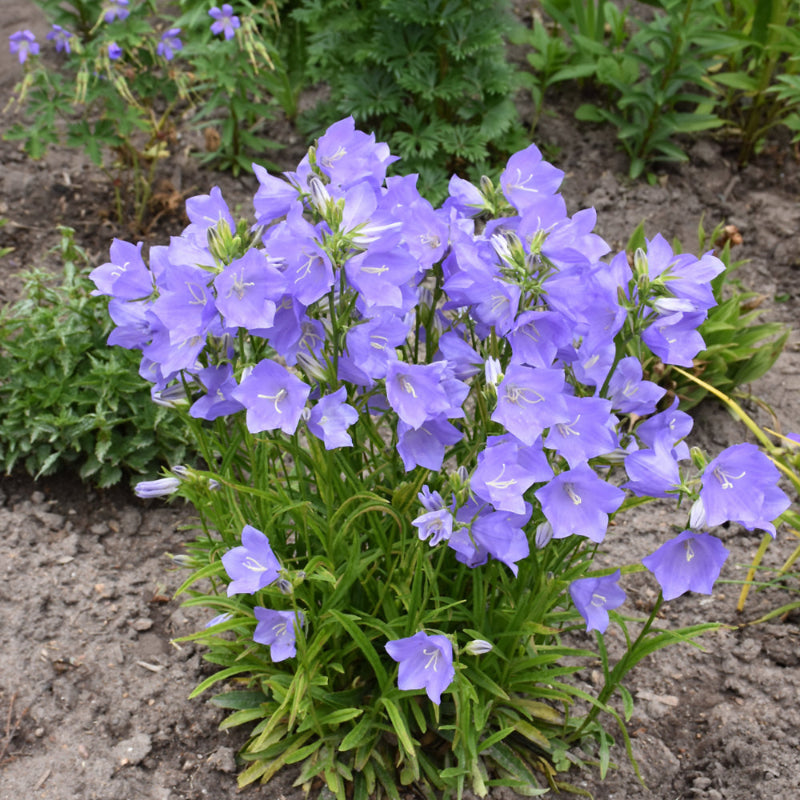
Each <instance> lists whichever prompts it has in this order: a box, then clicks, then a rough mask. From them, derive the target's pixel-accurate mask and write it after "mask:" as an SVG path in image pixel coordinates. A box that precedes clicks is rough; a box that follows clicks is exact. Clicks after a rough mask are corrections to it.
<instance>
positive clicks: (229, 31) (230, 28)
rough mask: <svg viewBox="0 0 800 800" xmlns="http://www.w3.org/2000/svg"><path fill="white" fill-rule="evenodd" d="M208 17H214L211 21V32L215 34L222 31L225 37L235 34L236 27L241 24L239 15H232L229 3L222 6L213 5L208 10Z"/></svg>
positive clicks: (231, 37) (231, 36)
mask: <svg viewBox="0 0 800 800" xmlns="http://www.w3.org/2000/svg"><path fill="white" fill-rule="evenodd" d="M208 16H209V17H213V18H214V20H215V21H214V22H212V23H211V33H213V34H214V35H215V36H216V35H217V34H219V33H224V34H225V38H226V39H233V37H234V36H235V35H236V29H237V28H238V27H239V25H240V24H241V23H240V22H239V17H237V16H234V13H233V7H232V6H231V5H230V4H229V3H225V4H224V5H223V6H222V8H219V7H218V6H214V8H212V9H211V11H209V12H208Z"/></svg>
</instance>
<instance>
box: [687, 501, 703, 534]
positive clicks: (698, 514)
mask: <svg viewBox="0 0 800 800" xmlns="http://www.w3.org/2000/svg"><path fill="white" fill-rule="evenodd" d="M689 527H690V528H691V529H692V530H695V531H699V530H703V529H704V528H705V527H706V507H705V505H703V501H702V500H701V499H700V498H698V499H697V500H695V501H694V503H693V504H692V509H691V511H690V512H689Z"/></svg>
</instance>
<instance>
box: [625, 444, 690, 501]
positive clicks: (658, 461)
mask: <svg viewBox="0 0 800 800" xmlns="http://www.w3.org/2000/svg"><path fill="white" fill-rule="evenodd" d="M625 471H626V472H627V473H628V477H629V478H630V480H629V481H628V482H627V483H626V484H625V485H624V487H623V488H625V489H630V490H631V491H632V492H633V493H634V494H637V495H639V496H640V497H669V494H668V492H674V491H675V490H676V489H677V488H678V487H679V486H680V483H681V475H680V470H679V469H678V461H677V459H676V457H675V452H674V450H673V447H672V442H671V441H670V435H669V432H667V431H664V432H662V433H660V434H659V435H658V436H656V439H655V441H654V443H653V448H652V449H651V450H636V451H635V452H633V453H630V454H629V455H628V456H626V458H625Z"/></svg>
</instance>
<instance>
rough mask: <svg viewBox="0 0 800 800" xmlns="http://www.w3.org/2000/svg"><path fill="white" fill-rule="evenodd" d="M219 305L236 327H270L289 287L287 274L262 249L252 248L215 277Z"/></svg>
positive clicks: (230, 324)
mask: <svg viewBox="0 0 800 800" xmlns="http://www.w3.org/2000/svg"><path fill="white" fill-rule="evenodd" d="M214 288H215V289H216V290H217V300H216V305H217V308H218V309H219V312H220V313H221V314H222V316H223V317H224V319H225V324H226V325H227V326H231V327H234V328H238V327H241V328H247V329H248V330H249V331H252V330H254V329H256V328H271V327H272V324H273V322H274V321H275V311H276V310H277V304H278V303H279V302H280V300H281V298H282V297H283V294H284V292H285V290H286V277H285V276H284V274H283V273H282V272H280V271H279V270H278V269H277V268H276V267H275V265H274V264H273V263H272V262H271V261H270V259H268V258H267V256H266V255H265V254H264V252H263V251H262V250H255V249H250V250H248V251H247V252H246V253H245V254H244V255H243V256H242V257H241V258H237V259H235V260H234V261H232V262H231V263H230V264H229V265H228V266H227V267H225V269H224V270H222V272H220V274H219V275H217V277H216V278H215V279H214Z"/></svg>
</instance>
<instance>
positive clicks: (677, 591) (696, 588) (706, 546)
mask: <svg viewBox="0 0 800 800" xmlns="http://www.w3.org/2000/svg"><path fill="white" fill-rule="evenodd" d="M727 557H728V550H727V549H726V548H725V546H724V545H723V544H722V542H721V541H720V540H719V539H717V538H716V537H714V536H712V535H711V534H710V533H692V531H683V533H679V534H678V535H677V536H676V537H675V538H674V539H672V540H670V541H669V542H666V543H665V544H662V545H661V547H659V548H658V550H656V551H655V553H653V554H652V555H649V556H646V557H645V558H643V559H642V564H644V565H645V566H646V567H647V569H649V570H650V572H652V573H653V574H654V575H655V576H656V580H657V581H658V582H659V584H660V585H661V591H662V592H663V594H664V599H665V600H672V599H673V598H675V597H679V596H680V595H682V594H684V593H685V592H689V591H692V592H699V593H700V594H711V590H712V589H713V587H714V581H715V580H716V579H717V578H718V577H719V573H720V570H721V569H722V565H723V564H724V563H725V559H726V558H727Z"/></svg>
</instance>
